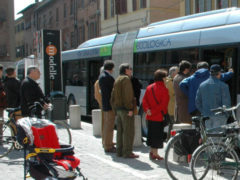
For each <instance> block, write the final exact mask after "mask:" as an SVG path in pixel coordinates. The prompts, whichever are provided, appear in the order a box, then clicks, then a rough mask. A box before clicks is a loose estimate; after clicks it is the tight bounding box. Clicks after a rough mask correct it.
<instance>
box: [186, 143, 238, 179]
mask: <svg viewBox="0 0 240 180" xmlns="http://www.w3.org/2000/svg"><path fill="white" fill-rule="evenodd" d="M191 172H192V176H193V178H194V179H195V180H201V179H204V180H205V179H206V180H208V179H218V180H224V179H226V180H230V179H232V180H236V179H237V176H238V156H237V154H236V152H235V150H234V149H231V148H228V147H227V146H226V145H225V144H223V143H214V144H212V143H209V144H205V145H202V146H200V147H199V148H198V149H197V150H196V151H195V152H194V153H193V156H192V161H191Z"/></svg>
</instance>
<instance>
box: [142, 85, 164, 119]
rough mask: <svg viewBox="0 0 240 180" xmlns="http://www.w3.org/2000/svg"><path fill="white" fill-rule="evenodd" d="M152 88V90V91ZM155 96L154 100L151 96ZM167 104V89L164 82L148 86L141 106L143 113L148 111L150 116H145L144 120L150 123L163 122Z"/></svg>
mask: <svg viewBox="0 0 240 180" xmlns="http://www.w3.org/2000/svg"><path fill="white" fill-rule="evenodd" d="M152 88H153V90H152ZM153 91H154V94H155V98H156V99H155V98H154V95H153ZM168 102H169V95H168V89H167V88H166V87H165V84H164V82H162V81H157V82H155V83H153V84H150V85H149V86H148V87H147V89H146V92H145V94H144V97H143V101H142V106H143V109H144V111H145V112H147V110H148V109H149V110H150V111H151V115H148V114H146V119H147V120H150V121H160V122H161V121H163V114H166V113H167V109H168Z"/></svg>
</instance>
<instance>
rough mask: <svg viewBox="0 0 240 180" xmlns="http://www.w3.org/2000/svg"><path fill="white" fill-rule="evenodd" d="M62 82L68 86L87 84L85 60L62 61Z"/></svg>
mask: <svg viewBox="0 0 240 180" xmlns="http://www.w3.org/2000/svg"><path fill="white" fill-rule="evenodd" d="M63 71H64V76H65V78H64V84H66V85H68V86H87V71H86V61H84V60H80V61H79V60H78V61H68V62H64V68H63Z"/></svg>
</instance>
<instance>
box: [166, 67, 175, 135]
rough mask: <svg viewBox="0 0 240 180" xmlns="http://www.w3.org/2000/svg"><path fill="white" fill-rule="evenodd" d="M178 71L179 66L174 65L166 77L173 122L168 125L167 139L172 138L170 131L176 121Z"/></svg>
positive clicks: (170, 114) (169, 107) (170, 113)
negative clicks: (174, 81) (176, 81)
mask: <svg viewBox="0 0 240 180" xmlns="http://www.w3.org/2000/svg"><path fill="white" fill-rule="evenodd" d="M177 73H178V67H177V66H172V67H171V68H170V69H169V72H168V77H167V79H166V82H165V85H166V88H167V89H168V94H169V97H170V99H169V103H168V114H169V117H170V120H171V123H170V124H169V126H168V135H167V139H169V138H170V132H171V130H172V126H173V123H174V109H175V92H174V89H173V78H174V77H175V76H176V75H177Z"/></svg>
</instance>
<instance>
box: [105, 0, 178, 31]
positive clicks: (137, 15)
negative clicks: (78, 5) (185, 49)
mask: <svg viewBox="0 0 240 180" xmlns="http://www.w3.org/2000/svg"><path fill="white" fill-rule="evenodd" d="M100 11H101V35H108V34H113V33H116V32H119V33H124V32H129V31H135V30H137V29H139V28H140V27H144V26H146V25H148V24H150V23H152V22H156V21H161V20H166V19H171V18H175V17H178V16H179V15H180V1H179V0H169V1H166V0H102V1H100Z"/></svg>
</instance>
